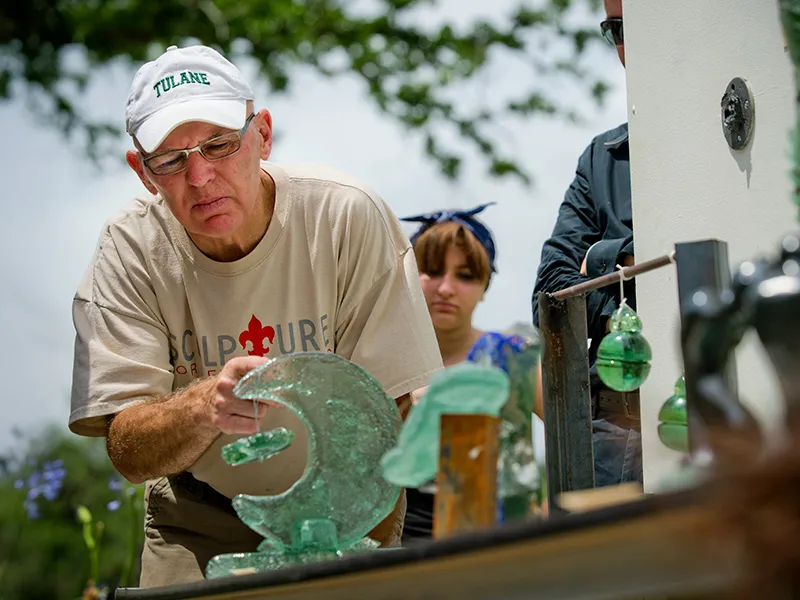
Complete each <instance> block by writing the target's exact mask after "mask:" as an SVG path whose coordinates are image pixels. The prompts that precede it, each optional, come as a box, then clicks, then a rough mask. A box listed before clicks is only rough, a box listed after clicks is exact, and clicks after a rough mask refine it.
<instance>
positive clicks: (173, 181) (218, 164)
mask: <svg viewBox="0 0 800 600" xmlns="http://www.w3.org/2000/svg"><path fill="white" fill-rule="evenodd" d="M224 133H230V130H227V129H223V128H221V127H219V126H216V125H211V124H210V123H202V122H192V123H184V124H183V125H181V126H179V127H177V128H176V129H175V130H174V131H172V132H171V133H170V134H169V136H167V138H166V139H165V140H164V142H163V143H162V144H161V145H160V146H159V147H158V148H157V149H156V150H154V151H153V152H151V153H150V154H148V155H147V156H156V155H158V154H161V153H163V152H165V151H167V150H180V149H188V148H193V147H195V146H197V145H198V144H201V143H202V142H205V141H206V140H209V139H211V138H213V137H215V136H218V135H220V134H224ZM271 149H272V118H271V116H270V114H269V112H268V111H266V110H262V111H260V112H259V113H258V114H257V115H255V116H254V117H253V119H252V121H251V122H250V125H249V126H248V128H247V130H246V131H245V134H244V137H243V138H242V145H241V148H240V149H239V151H238V152H236V153H235V154H233V155H231V156H228V157H226V158H223V159H221V160H216V161H208V160H206V159H205V158H203V157H202V156H201V155H200V153H199V152H193V153H191V154H190V155H189V158H188V162H187V165H186V168H185V169H184V170H183V171H180V172H179V173H175V174H172V175H156V174H154V173H153V172H152V171H150V170H149V169H148V168H146V167H145V166H144V164H143V163H142V156H141V154H140V153H139V152H134V151H130V152H128V156H127V159H128V164H129V165H130V166H131V168H133V170H134V171H136V173H137V175H139V178H140V179H141V181H142V183H143V184H144V185H145V187H146V188H147V189H148V190H149V191H150V192H151V193H152V194H160V195H161V197H162V198H163V199H164V201H165V202H166V203H167V206H168V207H169V209H170V210H171V211H172V213H173V214H174V215H175V218H176V219H177V220H178V221H179V222H180V224H181V225H183V227H184V228H185V229H186V231H187V233H188V234H189V235H190V236H191V237H192V239H194V240H195V242H196V243H198V244H201V243H202V242H203V241H207V242H210V243H211V244H212V245H216V244H217V243H223V244H224V243H225V242H226V241H231V240H235V239H236V238H237V236H236V234H237V232H240V231H243V230H244V228H247V227H248V226H252V224H250V223H248V216H250V215H252V214H254V211H256V210H257V209H258V206H257V205H258V203H259V202H260V201H261V190H262V187H261V172H262V171H261V165H260V161H261V160H267V159H268V158H269V155H270V152H271Z"/></svg>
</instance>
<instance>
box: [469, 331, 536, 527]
mask: <svg viewBox="0 0 800 600" xmlns="http://www.w3.org/2000/svg"><path fill="white" fill-rule="evenodd" d="M507 333H510V335H507V334H505V333H495V332H488V333H485V334H484V335H483V336H482V337H481V338H480V339H479V340H478V341H477V342H476V343H475V345H474V346H473V347H472V350H471V351H470V353H469V356H467V360H468V361H471V362H474V363H477V364H485V365H492V366H495V367H497V368H499V369H501V370H503V371H504V372H505V373H506V374H507V375H508V378H509V396H508V401H507V402H506V403H505V405H504V406H503V408H502V409H501V411H500V417H501V418H502V419H503V422H502V423H501V426H500V457H499V463H498V471H497V473H498V480H497V500H498V502H497V520H498V522H503V521H511V520H514V519H517V518H522V517H527V516H529V515H530V514H531V513H533V512H535V511H536V509H537V508H538V506H539V505H541V503H542V501H543V500H544V498H543V497H542V485H541V481H542V480H541V472H540V469H539V467H538V465H537V464H536V456H535V455H534V451H533V406H534V401H535V398H536V387H537V386H536V384H537V381H538V377H539V369H538V365H539V337H538V334H537V333H536V331H535V330H534V329H533V328H532V327H528V326H522V325H518V326H516V327H515V328H514V329H513V330H512V331H510V332H507Z"/></svg>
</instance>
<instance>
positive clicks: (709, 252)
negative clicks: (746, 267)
mask: <svg viewBox="0 0 800 600" xmlns="http://www.w3.org/2000/svg"><path fill="white" fill-rule="evenodd" d="M675 262H676V271H677V277H678V302H679V306H680V311H681V323H682V324H683V317H684V312H685V309H686V306H687V305H688V303H689V302H690V301H691V298H692V296H693V294H695V293H696V292H697V291H698V290H701V289H703V290H705V291H707V292H709V293H711V294H719V293H720V292H722V291H723V290H725V289H727V288H728V287H729V286H730V283H731V272H730V265H729V262H728V244H727V243H726V242H723V241H720V240H714V239H711V240H699V241H695V242H683V243H679V244H675ZM684 376H685V378H686V409H687V418H688V425H689V447H690V449H691V448H695V447H697V446H696V443H694V442H693V439H694V438H695V436H696V434H697V433H698V431H699V429H698V428H697V427H693V423H697V422H698V419H700V414H699V413H698V410H697V405H696V404H695V402H693V398H696V397H697V391H696V390H697V387H696V386H697V381H695V377H694V374H693V373H690V372H685V374H684ZM725 377H726V383H727V384H728V387H729V389H730V390H731V391H732V392H733V393H734V395H735V394H736V391H737V387H738V385H737V379H736V363H735V359H734V357H733V356H731V357H730V360H729V361H728V364H727V366H726V368H725ZM703 421H704V422H705V425H706V426H708V425H711V423H709V422H708V419H704V420H703ZM693 431H694V434H693Z"/></svg>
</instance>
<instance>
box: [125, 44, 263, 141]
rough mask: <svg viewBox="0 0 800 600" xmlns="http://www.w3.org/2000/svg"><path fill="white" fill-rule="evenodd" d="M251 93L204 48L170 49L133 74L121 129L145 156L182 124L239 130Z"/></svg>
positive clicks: (231, 67)
mask: <svg viewBox="0 0 800 600" xmlns="http://www.w3.org/2000/svg"><path fill="white" fill-rule="evenodd" d="M248 100H253V90H252V89H250V86H249V85H248V84H247V82H246V81H245V80H244V78H243V77H242V74H241V73H240V72H239V69H237V68H236V67H235V66H234V65H233V63H231V62H230V61H229V60H227V59H226V58H225V57H224V56H222V55H221V54H220V53H219V52H217V51H216V50H214V49H213V48H209V47H207V46H189V47H188V48H178V47H177V46H170V47H169V48H167V50H166V52H164V54H162V55H161V56H159V57H158V58H157V59H155V60H153V61H151V62H148V63H145V64H144V65H142V67H141V68H140V69H139V70H138V71H137V72H136V75H135V76H134V78H133V83H131V89H130V92H128V103H127V105H126V107H125V129H126V131H127V132H128V133H129V134H130V135H132V136H134V137H135V138H136V140H137V141H138V142H139V144H140V145H141V147H142V149H143V150H144V151H145V152H152V151H153V150H155V149H156V148H158V147H159V146H160V145H161V143H162V142H163V141H164V138H166V137H167V136H168V135H169V134H170V132H171V131H172V130H173V129H175V128H176V127H178V126H179V125H181V124H183V123H188V122H191V121H202V122H204V123H212V124H214V125H219V126H220V127H224V128H226V129H234V130H236V129H241V128H242V127H244V122H245V120H246V119H247V101H248Z"/></svg>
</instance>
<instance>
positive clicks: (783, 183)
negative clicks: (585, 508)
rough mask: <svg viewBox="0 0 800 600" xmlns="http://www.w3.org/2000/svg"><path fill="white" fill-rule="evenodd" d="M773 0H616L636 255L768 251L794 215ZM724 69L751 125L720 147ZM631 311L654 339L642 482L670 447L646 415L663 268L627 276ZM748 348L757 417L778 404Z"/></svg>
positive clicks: (667, 324)
mask: <svg viewBox="0 0 800 600" xmlns="http://www.w3.org/2000/svg"><path fill="white" fill-rule="evenodd" d="M777 5H778V3H777V0H668V1H665V0H626V1H625V2H624V18H625V37H626V52H627V75H628V118H629V120H630V130H631V171H632V175H631V178H632V186H633V216H634V228H635V230H634V238H635V245H636V258H637V261H642V260H645V259H648V258H652V257H655V256H657V255H661V254H665V253H667V252H669V251H670V250H671V248H672V245H673V244H674V243H675V242H678V241H688V240H696V239H706V238H718V239H722V240H725V241H727V242H728V244H729V252H730V258H731V263H732V265H731V266H732V267H733V266H735V265H736V264H738V263H739V262H741V261H742V260H744V259H747V258H750V257H753V256H755V255H757V254H771V253H773V252H774V251H775V250H776V248H777V245H778V242H779V240H780V237H781V236H782V234H784V233H786V232H788V231H790V230H792V229H793V228H794V226H795V223H796V209H795V207H794V205H793V203H792V202H791V200H790V187H791V186H790V180H789V169H790V158H789V131H790V128H791V127H792V125H793V120H794V100H793V89H794V86H793V80H792V70H791V63H790V60H789V57H788V54H787V53H786V52H785V49H784V43H783V36H782V32H781V29H780V23H779V18H778V8H777ZM734 77H742V78H745V79H747V80H748V81H749V82H750V85H751V87H752V90H753V93H754V96H755V110H756V117H755V122H756V125H755V132H754V136H753V139H752V141H751V142H750V145H749V146H748V147H747V148H746V149H745V150H744V151H742V152H734V151H732V150H730V149H729V148H728V146H727V144H726V142H725V139H724V137H723V134H722V127H721V124H720V100H721V98H722V95H723V93H724V92H725V89H726V85H727V84H728V83H729V81H730V80H731V79H732V78H734ZM636 285H637V300H638V305H639V313H640V315H641V317H642V319H643V322H644V333H645V335H646V337H647V338H648V340H649V341H650V343H651V345H652V348H653V355H654V359H653V367H652V371H651V375H650V377H649V378H648V380H647V382H646V383H645V384H644V385H643V386H642V389H641V395H642V429H643V440H644V441H643V444H644V463H645V486H646V488H647V489H649V490H653V489H655V488H656V487H657V484H658V481H659V480H660V479H661V478H662V477H663V476H664V475H665V474H666V473H667V472H668V471H669V470H671V469H672V468H674V467H675V466H676V464H677V461H678V459H679V456H678V455H677V453H675V452H672V451H670V450H668V449H667V448H665V447H664V446H663V445H661V443H660V442H659V440H658V436H657V433H656V426H657V423H658V421H657V414H658V410H659V408H660V406H661V404H662V403H663V401H664V400H665V399H666V398H667V397H668V396H669V395H670V394H671V390H672V385H673V383H674V381H675V379H676V377H677V376H678V375H679V374H680V372H681V366H680V351H679V344H678V335H679V332H678V314H677V285H676V280H675V273H674V269H672V268H667V269H662V270H660V271H657V272H654V273H651V274H647V275H644V276H642V277H640V278H638V279H637V284H636ZM764 365H765V363H764V362H763V360H762V357H761V355H760V351H759V349H758V348H757V347H756V345H755V344H754V343H753V340H749V343H748V344H746V345H745V346H744V347H743V348H742V349H741V350H740V352H739V354H738V356H737V368H738V373H739V390H740V393H741V394H742V395H743V396H744V397H745V398H746V399H747V401H748V404H749V405H750V406H752V407H753V408H754V409H755V411H756V412H757V414H758V416H759V417H761V418H762V419H763V420H764V421H765V422H767V423H768V422H770V421H774V419H775V418H777V417H778V416H779V415H780V411H781V405H780V402H779V401H778V395H777V392H776V388H775V386H774V384H773V382H772V381H771V374H770V373H769V372H768V370H767V369H766V368H765V366H764Z"/></svg>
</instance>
